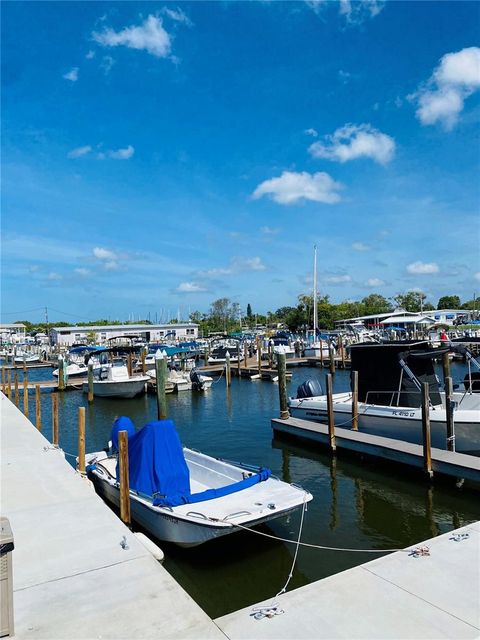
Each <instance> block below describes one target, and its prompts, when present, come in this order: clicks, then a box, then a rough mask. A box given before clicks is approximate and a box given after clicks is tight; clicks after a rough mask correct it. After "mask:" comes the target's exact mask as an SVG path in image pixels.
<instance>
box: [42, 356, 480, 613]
mask: <svg viewBox="0 0 480 640" xmlns="http://www.w3.org/2000/svg"><path fill="white" fill-rule="evenodd" d="M464 371H465V367H464V366H463V365H461V364H452V375H453V377H454V379H457V380H460V379H461V378H463V375H464ZM51 377H52V376H51V370H50V369H46V370H31V371H29V380H30V381H34V380H36V379H37V380H39V379H50V378H51ZM307 377H319V378H320V379H321V380H322V381H323V380H324V372H322V371H321V370H320V369H313V370H312V369H306V368H298V369H293V379H292V381H291V382H290V383H289V391H290V393H291V395H294V393H295V390H296V387H297V385H298V384H299V383H301V382H303V380H305V379H306V378H307ZM348 385H349V372H348V371H337V373H336V376H335V383H334V390H335V391H341V390H345V389H347V388H348ZM49 396H50V394H49V393H44V394H42V398H43V403H42V405H43V406H42V422H43V429H42V432H43V434H44V435H45V436H46V437H47V438H48V439H49V440H51V412H50V407H51V403H50V397H49ZM167 398H168V406H169V414H170V417H172V418H173V419H174V420H175V422H176V425H177V429H178V431H179V433H180V436H181V439H182V441H183V443H184V444H185V445H186V446H189V447H193V448H196V449H200V450H201V451H203V452H205V453H208V454H210V455H214V456H219V457H224V458H228V459H232V460H238V461H242V462H249V463H253V464H259V465H260V464H261V465H264V466H268V467H270V468H271V469H272V471H273V473H274V474H275V475H278V476H280V477H282V478H283V479H285V480H287V481H289V482H296V483H298V484H301V485H302V486H303V487H305V488H306V489H308V490H309V491H310V492H311V493H312V494H313V496H314V499H313V501H312V502H310V503H309V506H308V512H307V514H306V517H305V523H304V529H303V536H302V540H303V541H304V542H310V543H317V544H321V545H328V546H336V547H352V548H361V549H386V548H399V547H405V546H408V545H410V544H413V543H417V542H420V541H421V540H424V539H426V538H430V537H432V536H435V535H438V534H440V533H444V532H447V531H449V530H451V529H453V528H456V527H459V526H461V525H464V524H467V523H469V522H472V521H474V520H478V519H480V505H479V503H478V497H477V496H476V495H474V494H472V493H469V492H467V491H460V490H457V489H455V488H453V487H451V486H449V485H447V484H445V483H438V484H435V486H429V485H428V484H427V483H426V482H424V481H423V480H422V479H421V478H420V477H419V476H416V475H412V474H410V473H408V472H407V471H406V470H405V469H403V468H402V467H393V468H388V467H387V466H386V465H384V464H380V463H378V464H376V463H373V462H370V461H369V462H365V461H362V460H361V459H352V458H342V457H339V458H338V459H337V460H336V461H335V460H332V459H331V458H330V456H329V455H327V454H326V453H324V452H323V451H322V450H321V449H319V448H317V447H316V446H315V445H312V444H306V443H303V444H302V443H301V441H295V440H291V439H284V438H282V439H280V438H278V439H277V438H273V432H272V430H271V426H270V419H271V418H272V417H275V416H276V415H278V386H277V385H275V384H272V383H270V382H260V381H256V382H253V381H249V380H245V379H244V380H237V379H236V378H234V379H233V381H232V387H231V389H230V390H228V389H226V387H225V383H224V379H223V378H221V379H220V380H219V381H218V382H217V383H216V384H214V385H213V386H212V389H210V390H209V391H208V392H206V393H204V394H201V393H190V392H184V393H183V394H179V395H174V394H171V395H169V396H167ZM87 405H88V403H87V402H86V396H84V395H83V394H82V393H81V392H76V391H70V392H66V393H64V394H60V395H59V415H60V446H61V447H62V448H63V449H64V450H65V451H66V452H68V453H71V454H75V453H76V446H77V444H76V442H77V432H76V429H77V411H78V407H79V406H86V407H87V411H86V414H87V431H86V440H87V451H94V450H98V449H101V448H103V447H104V446H105V445H106V443H107V441H108V440H109V435H110V427H111V424H112V421H113V419H114V418H115V417H116V416H118V415H121V414H124V415H128V416H130V417H131V418H132V419H133V421H134V422H135V424H136V425H137V426H138V427H140V426H142V425H143V424H144V423H145V422H147V421H148V420H152V419H155V418H156V402H155V398H154V397H150V396H143V397H141V398H138V399H134V400H108V399H103V400H102V399H96V400H95V403H94V406H93V407H88V406H87ZM30 407H31V415H35V414H34V411H35V410H34V397H33V395H30ZM67 459H68V460H70V461H71V462H72V464H73V458H72V457H68V458H67ZM299 520H300V518H299V514H294V515H292V516H291V517H290V518H289V519H283V520H280V521H277V522H275V523H273V524H272V525H271V526H270V527H269V528H268V529H267V528H265V529H264V530H265V531H268V532H270V533H271V532H272V531H273V532H274V533H275V534H276V535H278V536H281V537H285V538H290V539H293V538H296V537H297V535H298V526H299ZM159 544H160V546H161V548H162V549H163V550H164V552H165V563H164V566H165V568H166V569H167V570H168V571H169V572H170V573H171V574H172V575H173V576H174V577H175V579H176V580H177V581H178V582H179V583H180V584H181V585H182V586H183V587H184V588H185V589H186V590H187V591H188V592H189V593H190V594H191V595H192V597H193V598H194V599H195V600H196V601H197V602H198V603H199V604H200V606H202V607H203V609H204V610H205V611H206V612H207V613H208V614H209V615H210V616H212V617H217V616H220V615H223V614H225V613H228V612H230V611H234V610H236V609H239V608H241V607H244V606H248V605H250V604H253V603H255V602H257V601H259V600H263V599H267V598H270V597H273V596H274V595H275V594H276V593H277V592H278V591H279V590H280V589H281V588H282V587H283V585H284V583H285V581H286V579H287V576H288V573H289V571H290V567H291V563H292V558H293V553H294V546H293V545H288V544H286V543H279V542H276V541H273V540H269V539H266V538H263V537H260V536H258V535H255V534H253V533H249V532H242V533H237V534H234V535H230V536H226V537H225V538H223V539H220V540H216V541H213V542H211V543H208V544H206V545H203V546H201V547H197V548H195V549H179V548H176V547H175V546H173V545H167V544H165V543H163V542H160V543H159ZM376 557H378V555H377V554H375V555H372V554H366V553H346V552H333V551H320V550H315V549H305V548H303V549H301V550H300V553H299V556H298V560H297V565H296V569H295V572H294V575H293V579H292V581H291V582H290V586H289V590H290V589H293V588H296V587H299V586H302V585H304V584H308V583H309V582H312V581H314V580H318V579H320V578H323V577H325V576H329V575H332V574H334V573H337V572H339V571H343V570H344V569H348V568H350V567H352V566H355V565H357V564H360V563H363V562H366V561H368V560H371V559H373V558H376Z"/></svg>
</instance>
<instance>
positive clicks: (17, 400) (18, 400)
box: [13, 369, 20, 407]
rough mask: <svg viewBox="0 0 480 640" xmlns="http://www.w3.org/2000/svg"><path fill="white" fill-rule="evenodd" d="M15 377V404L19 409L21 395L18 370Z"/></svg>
mask: <svg viewBox="0 0 480 640" xmlns="http://www.w3.org/2000/svg"><path fill="white" fill-rule="evenodd" d="M13 375H14V379H15V404H16V406H17V407H18V406H20V395H19V393H18V371H17V370H16V369H15V371H14V374H13Z"/></svg>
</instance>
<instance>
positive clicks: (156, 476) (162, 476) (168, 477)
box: [112, 416, 271, 507]
mask: <svg viewBox="0 0 480 640" xmlns="http://www.w3.org/2000/svg"><path fill="white" fill-rule="evenodd" d="M127 421H129V422H130V424H131V425H132V427H133V424H132V423H131V421H130V420H129V418H126V417H125V416H121V417H120V418H118V419H117V420H116V421H115V423H114V426H113V428H112V443H113V442H114V437H115V436H114V433H113V431H114V429H116V439H117V446H118V431H121V430H122V429H124V430H127V431H129V438H128V460H129V476H130V489H132V490H133V491H137V492H138V493H141V494H143V495H147V496H152V497H153V504H154V505H156V506H168V507H176V506H178V505H181V504H190V503H195V502H203V501H205V500H213V499H214V498H220V497H221V496H225V495H229V494H230V493H235V492H237V491H241V490H242V489H246V488H247V487H250V486H252V485H254V484H256V483H257V482H261V481H262V480H267V478H268V477H269V476H270V473H271V472H270V469H265V468H261V469H259V472H258V473H256V474H254V475H252V476H250V477H248V478H245V479H244V480H240V481H239V482H234V483H233V484H229V485H227V486H224V487H219V488H217V489H207V491H202V492H200V493H194V494H192V493H191V492H190V472H189V469H188V466H187V463H186V461H185V456H184V454H183V448H182V444H181V442H180V438H179V436H178V433H177V431H176V429H175V425H174V423H173V420H158V421H155V422H149V423H148V424H146V425H145V426H144V427H143V429H140V431H137V432H136V433H135V432H134V431H133V433H132V432H131V431H130V430H129V428H128V422H127ZM118 423H120V428H119V427H118ZM118 477H119V468H118V465H117V479H118Z"/></svg>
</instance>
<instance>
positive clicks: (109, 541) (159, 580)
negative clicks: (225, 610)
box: [0, 394, 224, 640]
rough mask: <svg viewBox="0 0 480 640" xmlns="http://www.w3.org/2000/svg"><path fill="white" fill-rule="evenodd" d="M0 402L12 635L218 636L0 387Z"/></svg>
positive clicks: (0, 476)
mask: <svg viewBox="0 0 480 640" xmlns="http://www.w3.org/2000/svg"><path fill="white" fill-rule="evenodd" d="M0 405H1V406H0V409H1V426H0V440H1V464H0V480H1V489H0V491H1V493H0V499H1V503H0V504H1V514H2V515H3V516H6V517H8V518H9V520H10V525H11V527H12V530H13V535H14V543H15V550H14V551H13V576H14V578H13V585H14V618H15V637H16V638H19V639H23V638H32V639H37V638H42V639H48V640H55V639H59V640H60V639H61V640H65V639H71V638H103V639H105V638H128V639H129V640H132V639H135V638H177V639H179V638H213V639H215V638H220V639H221V638H224V635H223V633H222V632H221V631H219V629H218V628H217V626H216V625H215V624H214V623H213V622H212V620H211V619H210V618H209V617H208V616H207V615H206V614H205V613H204V612H203V611H202V609H200V607H199V606H198V605H197V604H196V603H195V602H194V601H193V600H192V598H191V597H190V596H189V595H188V594H187V593H186V592H185V591H184V590H183V589H182V587H180V585H179V584H178V583H177V582H175V580H174V579H173V578H172V577H171V576H170V574H169V573H168V572H167V571H166V570H165V569H164V568H163V567H162V566H161V565H160V564H159V563H158V562H157V561H156V560H154V558H153V556H152V555H151V554H150V553H149V552H148V551H147V550H146V549H145V547H144V546H143V545H142V544H141V543H140V542H139V541H138V540H137V538H136V537H135V536H134V535H133V534H132V533H131V532H130V530H129V529H128V528H127V527H125V526H124V525H123V524H122V522H121V521H120V520H119V519H118V518H117V517H116V516H115V514H114V513H113V512H112V511H111V510H110V509H109V508H108V507H106V506H105V504H104V503H103V502H102V500H101V499H100V498H99V497H98V496H97V495H96V494H95V492H94V491H93V488H91V486H90V485H89V483H88V481H87V480H85V479H84V478H82V477H81V476H80V475H78V474H77V473H75V471H74V470H73V468H72V467H71V466H70V465H69V464H68V462H67V461H66V460H65V458H64V457H63V455H62V453H61V451H59V450H56V449H53V448H52V447H51V445H50V443H49V442H48V441H47V440H46V439H45V438H44V437H43V436H42V435H41V434H40V433H39V432H38V431H37V430H36V428H35V427H34V426H33V425H32V424H31V423H30V422H29V421H28V420H27V419H26V418H25V417H24V416H23V414H22V413H21V412H20V411H19V410H18V409H16V407H15V406H14V405H13V404H12V403H11V402H10V401H9V400H8V399H7V398H6V397H5V396H4V395H3V394H0ZM124 536H125V538H126V543H127V546H128V548H125V549H124V548H123V547H122V545H121V542H122V539H123V537H124Z"/></svg>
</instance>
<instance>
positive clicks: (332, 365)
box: [328, 344, 335, 375]
mask: <svg viewBox="0 0 480 640" xmlns="http://www.w3.org/2000/svg"><path fill="white" fill-rule="evenodd" d="M328 354H329V356H330V373H331V374H332V375H334V373H335V352H334V350H333V345H331V344H330V345H328Z"/></svg>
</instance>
